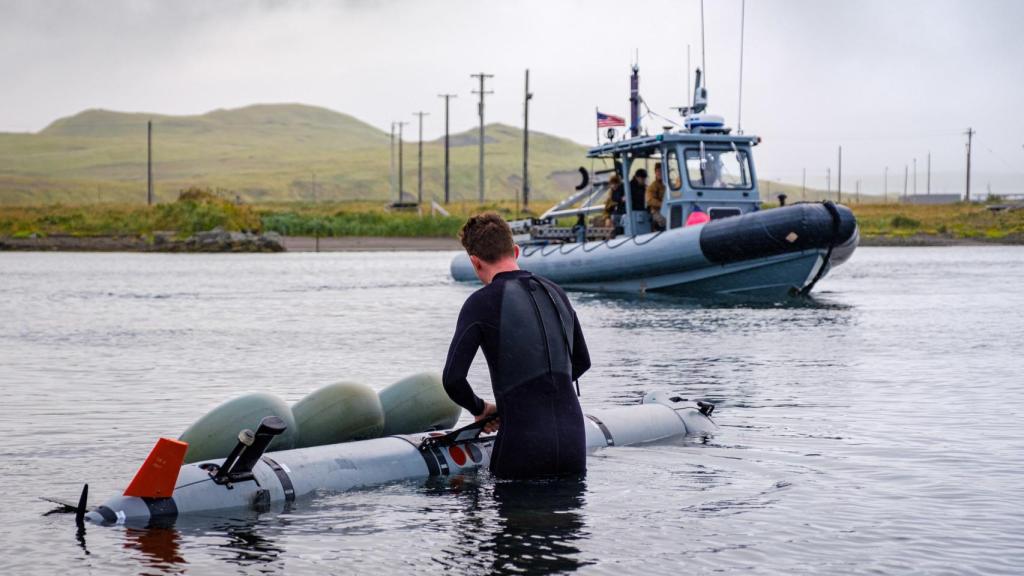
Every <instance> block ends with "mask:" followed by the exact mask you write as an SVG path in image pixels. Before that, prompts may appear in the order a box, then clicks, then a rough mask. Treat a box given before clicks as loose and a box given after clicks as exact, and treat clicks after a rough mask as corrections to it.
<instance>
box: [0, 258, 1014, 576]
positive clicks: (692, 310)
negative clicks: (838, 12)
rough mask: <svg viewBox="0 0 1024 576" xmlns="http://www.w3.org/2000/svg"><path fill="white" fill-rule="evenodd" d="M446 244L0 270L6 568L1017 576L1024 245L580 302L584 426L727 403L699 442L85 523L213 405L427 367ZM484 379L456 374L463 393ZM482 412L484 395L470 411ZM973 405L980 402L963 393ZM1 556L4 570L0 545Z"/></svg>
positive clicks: (86, 261)
mask: <svg viewBox="0 0 1024 576" xmlns="http://www.w3.org/2000/svg"><path fill="white" fill-rule="evenodd" d="M448 261H449V255H447V254H385V255H381V254H282V255H230V256H227V255H194V256H193V255H187V256H184V255H125V254H6V253H5V254H0V294H3V298H0V386H2V390H3V392H4V400H3V403H4V408H5V417H4V418H3V419H0V437H2V438H4V442H3V443H0V482H2V483H3V486H2V489H0V510H3V515H2V516H0V542H3V544H4V553H3V554H2V555H0V569H2V570H3V572H4V573H10V574H19V575H20V574H46V575H50V574H54V573H79V572H83V573H100V574H108V573H117V574H138V573H147V574H154V573H183V572H188V573H196V574H207V573H232V574H234V573H276V574H285V573H288V574H291V573H359V574H363V573H384V574H391V573H401V574H436V573H437V572H439V571H445V572H453V573H490V572H499V573H502V572H503V573H513V572H516V573H520V572H521V573H552V572H572V571H576V570H580V569H582V571H584V572H590V571H596V572H615V573H645V574H647V573H655V574H658V573H664V574H679V573H684V572H685V573H710V572H715V573H735V574H747V573H779V574H794V573H807V572H817V573H821V572H827V573H890V574H891V573H908V574H909V573H913V574H917V573H986V574H1000V573H1007V574H1014V573H1019V569H1020V566H1022V565H1024V546H1021V539H1020V534H1021V533H1024V516H1022V515H1021V514H1020V511H1021V510H1024V492H1022V491H1021V490H1020V485H1021V470H1022V469H1024V459H1022V454H1024V419H1022V418H1021V417H1020V416H1021V414H1024V387H1022V386H1021V382H1020V369H1019V362H1017V361H1016V358H1017V357H1018V356H1019V354H1018V352H1019V350H1018V348H1019V343H1020V342H1024V316H1022V315H1024V293H1022V292H1021V291H1020V289H1019V287H1020V286H1021V285H1024V250H1021V249H1016V248H980V249H979V248H950V249H867V248H866V249H861V250H858V252H857V254H856V255H855V256H854V257H853V259H852V260H851V261H850V262H848V263H847V264H846V265H845V266H843V267H841V268H838V269H837V270H835V271H833V273H832V274H831V275H830V276H829V277H828V278H826V279H825V280H824V281H823V282H822V284H821V285H820V286H819V288H818V292H817V295H816V297H815V299H813V300H806V301H796V302H793V303H790V304H787V305H781V306H779V305H774V304H765V303H747V302H737V301H728V300H726V301H708V300H700V301H697V300H686V299H681V298H678V297H670V296H660V295H657V294H649V295H647V296H645V297H643V298H633V297H623V296H609V295H594V294H585V293H572V294H570V297H571V298H572V299H573V301H574V305H575V307H576V309H577V312H578V314H579V317H580V321H581V323H582V325H583V327H584V331H585V333H586V334H587V337H588V341H589V344H590V350H591V354H592V357H593V358H594V367H593V368H592V370H591V371H590V372H589V373H588V374H587V375H585V377H584V378H583V379H582V380H581V388H582V393H583V396H582V398H581V401H582V403H583V405H584V407H585V408H586V409H594V408H601V407H607V406H613V405H620V404H623V403H629V402H635V401H637V400H638V399H639V398H640V397H641V396H642V395H643V394H644V393H646V392H649V391H652V390H666V391H672V392H674V393H676V394H678V395H679V396H682V397H685V398H689V399H709V400H711V401H713V402H715V403H716V404H718V409H717V410H716V412H715V415H714V416H715V419H716V421H717V422H718V423H719V425H720V426H721V430H720V431H719V432H718V433H717V434H716V435H715V436H713V437H710V438H706V439H692V440H686V441H674V442H668V443H663V444H655V445H648V446H639V447H628V448H616V449H609V450H604V451H601V452H598V453H597V454H595V455H593V456H592V457H591V458H590V459H589V462H588V474H587V478H586V481H585V482H580V483H572V484H559V483H556V484H543V483H542V484H530V483H525V484H524V483H504V482H495V481H494V480H493V479H491V478H490V477H489V476H487V475H481V476H467V477H464V478H458V479H454V482H453V481H452V480H451V479H449V480H445V481H444V482H438V483H428V484H426V485H424V484H422V483H416V482H411V483H398V484H391V485H387V486H381V487H376V488H372V489H366V490H355V491H352V492H347V493H342V494H321V495H318V496H316V497H314V498H309V499H302V500H300V501H299V502H296V504H295V506H294V508H292V509H280V508H275V509H273V510H271V511H270V512H267V513H263V514H257V513H255V512H244V513H237V512H236V513H232V515H231V517H230V518H225V517H221V516H218V517H214V518H182V519H179V521H178V522H177V523H175V524H174V525H173V526H170V527H168V526H154V527H151V528H149V529H140V528H134V527H130V528H126V527H110V528H99V527H92V526H90V527H88V534H85V533H84V532H81V531H79V532H76V535H75V537H72V536H71V534H72V532H71V531H72V530H74V529H75V528H74V527H73V522H72V520H71V518H70V516H68V515H63V514H54V515H51V516H45V517H44V516H42V514H43V513H44V512H46V511H47V510H48V509H49V508H50V506H49V504H47V503H43V502H38V501H37V500H36V497H38V496H55V497H64V498H65V499H67V498H74V497H75V496H76V495H77V494H79V492H80V490H81V483H82V482H83V481H86V480H87V481H88V482H89V483H90V493H91V494H92V496H91V498H90V501H91V504H92V505H95V504H97V503H99V502H100V501H102V500H103V499H105V498H106V497H108V496H111V495H114V494H117V493H119V492H120V490H122V489H123V488H124V486H125V485H126V483H127V482H128V481H129V480H130V478H131V477H132V475H133V474H134V472H135V471H136V469H137V467H138V465H139V464H140V463H141V462H142V460H143V459H144V458H145V456H146V454H147V453H148V452H149V450H150V448H151V447H152V445H153V441H154V439H155V438H157V437H160V436H167V437H176V436H177V435H179V434H180V433H181V431H182V430H184V429H185V427H187V426H188V425H189V424H190V423H191V422H193V421H194V420H195V419H196V418H198V417H199V416H201V415H202V414H203V413H205V411H207V410H208V409H210V408H211V407H213V406H215V405H217V404H220V403H221V402H223V401H224V400H225V399H228V398H232V397H235V396H238V395H239V394H242V393H246V392H255V391H268V392H272V393H274V394H276V395H278V396H280V397H282V398H283V399H285V400H286V401H289V402H294V401H296V400H298V399H299V398H301V397H303V396H305V395H306V394H307V393H309V392H310V391H311V390H313V389H315V388H318V387H320V386H322V385H324V384H326V383H330V382H337V381H340V380H350V381H356V382H365V383H367V384H370V385H371V386H373V387H375V388H377V389H380V388H383V387H384V386H386V385H388V384H390V383H392V382H394V381H396V380H398V379H400V378H402V377H404V376H406V375H408V374H410V373H413V372H419V371H422V370H435V371H436V370H440V368H441V366H442V365H443V363H444V358H445V353H446V351H447V346H448V340H449V338H450V334H451V330H452V329H453V327H454V323H455V318H456V315H457V314H458V310H459V307H460V306H461V304H462V302H463V301H464V299H465V298H466V297H467V296H468V295H469V294H470V293H471V292H472V290H473V289H474V288H473V287H471V286H463V285H458V284H455V283H452V282H451V281H450V280H449V279H448V277H447V270H448ZM486 379H487V370H486V367H485V365H484V363H483V362H482V358H481V361H480V362H478V363H477V364H476V365H475V366H474V368H473V370H472V371H471V374H470V381H471V382H473V383H474V384H475V385H476V386H477V387H478V389H479V390H480V391H481V392H484V391H485V390H486V381H487V380H486ZM485 395H486V394H485ZM964 398H969V399H970V401H969V403H963V402H961V400H962V399H964ZM8 550H10V551H12V552H11V553H8Z"/></svg>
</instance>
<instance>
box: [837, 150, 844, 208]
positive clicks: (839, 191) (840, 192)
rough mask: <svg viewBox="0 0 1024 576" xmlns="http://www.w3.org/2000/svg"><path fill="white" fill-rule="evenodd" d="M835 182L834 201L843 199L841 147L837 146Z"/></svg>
mask: <svg viewBox="0 0 1024 576" xmlns="http://www.w3.org/2000/svg"><path fill="white" fill-rule="evenodd" d="M837 181H838V182H837V183H836V202H842V201H843V147H842V146H840V147H839V174H838V178H837Z"/></svg>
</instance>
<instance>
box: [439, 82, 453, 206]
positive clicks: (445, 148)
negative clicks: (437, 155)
mask: <svg viewBox="0 0 1024 576" xmlns="http://www.w3.org/2000/svg"><path fill="white" fill-rule="evenodd" d="M437 97H438V98H444V203H445V204H448V193H449V192H448V188H449V184H448V174H449V173H448V166H449V162H448V104H449V101H450V100H451V99H452V98H458V96H457V95H455V94H438V95H437Z"/></svg>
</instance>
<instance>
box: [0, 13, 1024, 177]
mask: <svg viewBox="0 0 1024 576" xmlns="http://www.w3.org/2000/svg"><path fill="white" fill-rule="evenodd" d="M740 6H741V0H706V2H705V8H704V9H705V18H706V34H705V38H706V40H705V42H706V62H707V68H708V81H709V82H708V90H709V97H710V103H711V104H710V107H709V111H710V112H714V113H718V114H722V115H724V116H725V117H726V119H727V122H729V123H730V124H731V125H733V126H735V125H736V121H737V119H738V118H737V116H738V114H737V101H738V98H737V92H738V78H739V53H740V51H739V48H740ZM1022 23H1024V2H1018V1H1015V0H964V1H954V0H919V1H915V0H906V1H899V0H843V1H840V0H748V1H747V3H746V35H745V62H744V84H743V90H744V94H743V114H742V120H743V129H744V131H745V132H747V133H755V134H759V135H761V136H762V137H763V138H764V143H763V144H762V145H761V146H760V147H759V148H758V150H757V154H756V158H757V160H758V167H759V171H760V174H759V175H760V176H761V177H762V178H765V177H767V178H772V179H782V180H788V181H791V182H796V183H799V182H800V179H801V174H802V170H803V169H805V168H806V169H807V174H808V183H809V184H813V185H823V175H824V170H825V167H826V166H829V165H834V164H835V162H836V147H837V146H838V145H840V144H842V145H843V153H844V166H843V169H844V173H845V174H846V176H844V188H845V189H850V188H852V186H853V184H852V182H853V180H854V179H855V178H863V179H864V180H865V186H866V187H870V186H879V185H880V183H881V180H882V173H883V170H884V166H886V165H888V166H889V167H890V178H891V179H890V189H895V188H896V186H897V184H894V183H893V182H894V181H895V180H897V176H896V174H897V173H898V180H899V184H898V185H899V187H902V172H903V167H904V165H908V164H911V162H912V159H913V158H914V157H917V159H918V166H919V170H920V172H921V176H920V178H921V180H920V184H919V186H920V190H921V191H923V187H924V184H923V182H924V176H923V174H924V169H925V158H926V155H927V153H928V152H929V151H931V153H932V165H933V170H934V171H935V172H936V173H940V172H948V177H943V176H942V175H937V176H936V182H937V183H938V184H936V185H935V186H936V191H942V190H941V188H942V187H944V186H945V187H955V186H957V184H956V182H959V180H957V179H958V178H961V176H958V174H961V173H962V171H963V163H964V159H963V156H964V142H965V140H966V138H965V137H964V136H963V134H962V133H963V132H964V131H965V130H966V129H967V127H968V126H973V127H974V128H975V129H976V130H977V132H978V134H977V138H976V140H975V142H976V144H977V148H976V149H975V150H976V170H978V172H979V173H981V174H983V176H982V177H983V178H986V179H992V178H995V180H997V181H999V182H1003V181H1019V180H1022V179H1024V114H1022V113H1021V108H1020V106H1021V104H1022V103H1024V39H1022V34H1021V26H1022ZM688 44H689V45H690V46H691V54H692V61H693V65H694V66H696V65H698V64H699V63H700V59H701V35H700V1H699V0H675V1H665V2H659V1H640V0H632V1H630V2H622V1H617V2H613V1H603V0H560V1H555V0H541V1H532V0H531V1H520V0H515V1H513V0H506V1H504V2H490V1H482V0H444V1H441V0H415V1H413V0H406V1H392V2H373V1H368V0H348V1H333V2H327V1H314V0H263V1H256V0H252V1H242V0H220V1H217V0H210V1H180V0H178V1H172V0H164V1H157V0H104V1H94V0H81V1H75V0H66V1H55V0H0V68H2V69H3V71H4V80H5V81H4V85H3V88H2V90H0V103H2V105H0V130H3V131H36V130H39V129H41V128H43V127H44V126H45V125H47V124H48V123H49V122H51V121H52V120H54V119H56V118H58V117H61V116H67V115H70V114H74V113H76V112H79V111H81V110H83V109H86V108H106V109H113V110H126V111H151V112H159V113H168V114H195V113H202V112H206V111H209V110H211V109H215V108H229V107H237V106H243V105H246V104H252V103H256V102H301V103H307V104H315V105H320V106H325V107H328V108H331V109H334V110H338V111H342V112H346V113H348V114H352V115H354V116H356V117H358V118H361V119H363V120H365V121H367V122H370V123H372V124H374V125H376V126H378V127H380V128H382V129H387V128H388V127H389V125H390V122H391V121H392V120H396V119H398V120H409V121H411V120H413V116H412V112H414V111H416V110H420V109H422V110H427V111H429V112H431V116H429V117H427V118H426V120H425V133H426V135H427V137H436V136H438V135H439V134H440V133H441V131H442V130H443V124H442V110H443V109H442V106H441V101H440V100H439V99H438V98H437V96H436V95H437V94H438V93H441V92H452V93H457V94H458V99H457V100H454V101H453V108H452V127H453V130H461V129H466V128H470V127H472V126H473V125H475V123H476V122H477V118H476V105H475V100H474V98H475V96H474V95H473V94H471V93H470V91H471V90H472V89H473V88H474V81H473V80H472V79H471V78H470V77H469V75H470V74H471V73H474V72H480V71H484V72H488V73H493V74H495V77H494V78H493V80H492V81H490V83H489V86H488V88H490V89H493V90H494V94H493V95H492V96H490V97H488V100H487V120H488V122H491V121H498V122H504V123H508V124H512V125H521V123H522V92H523V71H524V69H525V68H530V70H531V87H532V89H533V91H534V92H535V94H536V96H535V98H534V100H533V101H532V104H531V118H530V121H531V127H533V128H535V129H537V130H541V131H545V132H549V133H553V134H558V135H562V136H566V137H569V138H572V139H574V140H577V141H579V142H582V143H586V144H590V143H592V142H593V141H594V107H595V106H599V107H600V108H601V110H602V111H606V112H610V113H614V114H620V115H626V114H627V113H628V102H627V98H628V74H629V66H630V63H631V60H632V58H633V54H634V51H635V50H637V51H639V62H640V70H641V93H642V95H643V96H644V98H645V100H646V102H647V103H648V105H649V106H650V107H651V109H652V110H654V111H655V112H657V113H659V114H662V115H664V116H668V117H670V118H676V116H674V113H673V111H672V110H671V107H672V106H678V105H681V104H685V103H686V101H687V97H688V95H687V94H686V85H687V77H686V68H687V60H686V53H687V45H688ZM663 124H665V122H663V121H661V120H658V119H655V120H653V121H651V122H650V123H648V124H647V127H648V129H649V130H650V131H652V132H654V131H660V126H662V125H663ZM999 173H1001V174H1002V175H1001V176H1000V175H999ZM1011 174H1016V175H1017V176H1019V177H1020V178H1014V177H1012V176H1009V175H1011ZM947 180H948V182H946V181H947ZM984 184H985V182H977V181H976V182H975V185H976V186H984ZM993 185H994V186H995V184H993ZM948 191H957V190H948ZM996 191H997V192H998V191H999V190H996Z"/></svg>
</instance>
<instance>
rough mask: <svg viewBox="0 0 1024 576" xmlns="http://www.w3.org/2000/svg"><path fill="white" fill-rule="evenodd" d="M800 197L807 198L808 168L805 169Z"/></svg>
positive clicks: (801, 181)
mask: <svg viewBox="0 0 1024 576" xmlns="http://www.w3.org/2000/svg"><path fill="white" fill-rule="evenodd" d="M800 199H801V200H807V168H804V169H803V178H801V180H800Z"/></svg>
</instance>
